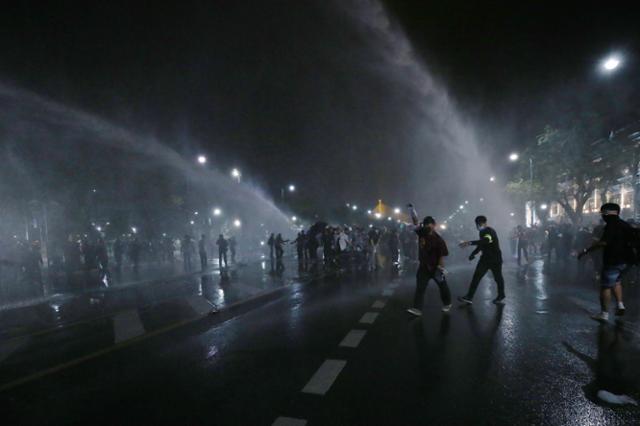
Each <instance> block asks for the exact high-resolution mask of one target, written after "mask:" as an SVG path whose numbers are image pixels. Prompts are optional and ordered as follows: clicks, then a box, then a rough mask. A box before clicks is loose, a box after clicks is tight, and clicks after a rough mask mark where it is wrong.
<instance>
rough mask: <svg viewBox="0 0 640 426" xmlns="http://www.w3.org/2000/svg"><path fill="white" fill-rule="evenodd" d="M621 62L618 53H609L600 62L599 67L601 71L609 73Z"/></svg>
mask: <svg viewBox="0 0 640 426" xmlns="http://www.w3.org/2000/svg"><path fill="white" fill-rule="evenodd" d="M621 63H622V59H620V57H619V56H618V55H611V56H608V57H607V58H605V59H604V60H603V61H602V62H601V67H602V69H603V71H605V72H607V73H610V72H613V71H615V70H616V69H618V68H619V67H620V64H621Z"/></svg>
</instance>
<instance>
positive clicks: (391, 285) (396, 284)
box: [389, 283, 400, 289]
mask: <svg viewBox="0 0 640 426" xmlns="http://www.w3.org/2000/svg"><path fill="white" fill-rule="evenodd" d="M399 285H400V284H399V283H391V284H389V288H394V289H395V288H398V286H399Z"/></svg>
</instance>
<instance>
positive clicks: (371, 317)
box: [360, 312, 380, 324]
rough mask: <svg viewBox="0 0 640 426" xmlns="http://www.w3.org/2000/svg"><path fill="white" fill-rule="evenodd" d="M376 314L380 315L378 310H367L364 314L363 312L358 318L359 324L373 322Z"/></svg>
mask: <svg viewBox="0 0 640 426" xmlns="http://www.w3.org/2000/svg"><path fill="white" fill-rule="evenodd" d="M378 315H380V314H379V313H378V312H367V313H366V314H364V315H363V316H362V318H360V323H361V324H373V322H374V321H375V320H376V318H378Z"/></svg>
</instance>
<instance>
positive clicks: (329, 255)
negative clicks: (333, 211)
mask: <svg viewBox="0 0 640 426" xmlns="http://www.w3.org/2000/svg"><path fill="white" fill-rule="evenodd" d="M333 243H334V240H333V232H331V229H329V228H326V229H325V230H324V232H323V233H322V254H323V259H324V263H325V264H327V263H329V262H330V261H331V259H333V253H334V249H333Z"/></svg>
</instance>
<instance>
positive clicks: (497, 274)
mask: <svg viewBox="0 0 640 426" xmlns="http://www.w3.org/2000/svg"><path fill="white" fill-rule="evenodd" d="M475 223H476V228H478V231H479V233H480V239H478V240H475V241H465V242H462V243H460V247H461V248H464V247H468V246H475V247H476V249H475V250H474V251H473V252H472V253H471V255H470V256H469V260H473V259H474V258H475V257H476V255H477V254H478V253H480V252H482V256H481V257H480V260H479V261H478V264H477V265H476V270H475V272H474V273H473V278H472V279H471V284H470V285H469V291H468V292H467V295H466V296H460V297H458V300H459V301H460V302H462V303H466V304H468V305H470V304H472V303H473V302H472V300H473V295H474V294H475V293H476V290H477V289H478V284H479V283H480V280H481V279H482V277H484V275H485V274H486V273H487V271H491V273H492V274H493V279H494V280H496V284H497V285H498V297H496V298H495V299H494V300H493V303H495V304H497V305H498V304H499V305H502V304H504V303H505V300H504V299H505V294H504V278H503V277H502V251H501V250H500V241H499V240H498V234H496V231H495V230H494V229H493V228H491V227H489V226H487V218H486V217H484V216H478V217H476V219H475Z"/></svg>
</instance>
